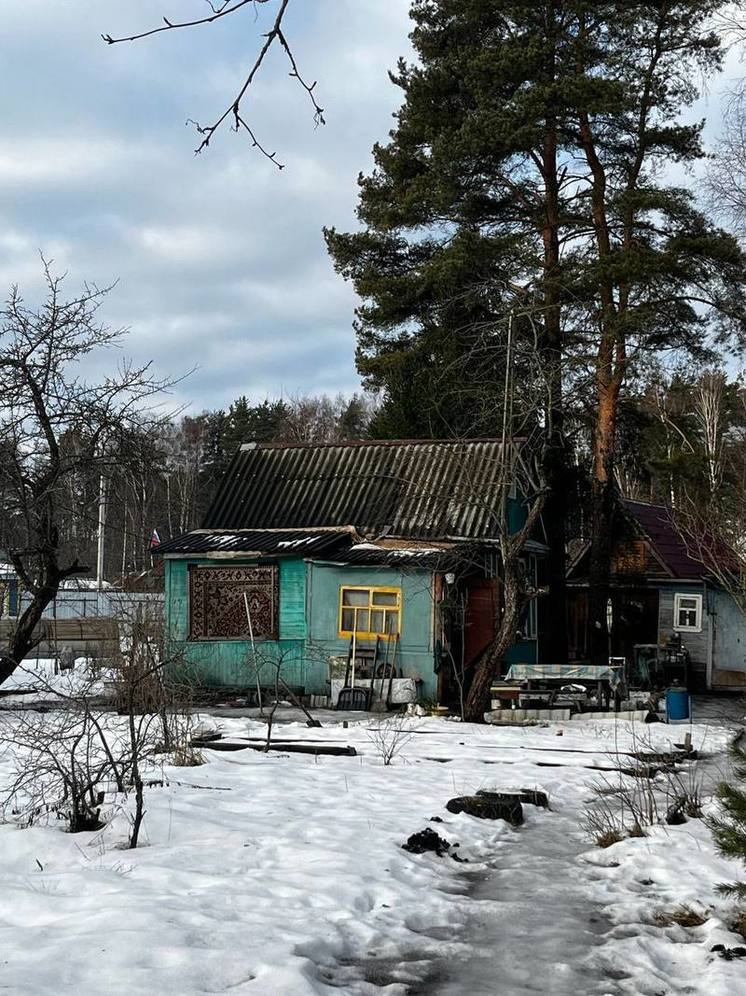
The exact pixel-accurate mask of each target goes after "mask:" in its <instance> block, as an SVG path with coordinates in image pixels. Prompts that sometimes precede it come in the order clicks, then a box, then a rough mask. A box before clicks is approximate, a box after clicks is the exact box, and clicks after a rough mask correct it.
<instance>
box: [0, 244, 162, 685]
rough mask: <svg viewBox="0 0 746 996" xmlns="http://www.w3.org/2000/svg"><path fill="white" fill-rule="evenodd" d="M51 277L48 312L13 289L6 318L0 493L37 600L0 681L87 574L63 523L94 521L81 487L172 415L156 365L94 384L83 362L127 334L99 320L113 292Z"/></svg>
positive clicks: (12, 547)
mask: <svg viewBox="0 0 746 996" xmlns="http://www.w3.org/2000/svg"><path fill="white" fill-rule="evenodd" d="M44 275H45V279H46V299H45V301H44V302H43V304H42V305H41V306H40V307H38V308H36V309H35V308H32V307H29V306H28V305H27V304H26V303H25V301H24V299H23V297H22V296H21V294H20V292H19V290H18V288H17V287H14V288H13V289H12V290H11V293H10V297H9V298H8V300H7V302H6V304H5V306H4V307H3V308H2V311H0V451H2V454H3V459H2V460H0V488H1V489H2V494H3V498H4V514H5V516H6V517H7V518H8V519H9V520H10V521H11V524H12V528H11V529H10V530H9V532H10V536H11V539H12V541H11V542H10V543H9V550H8V555H9V556H10V559H11V561H12V563H13V566H14V568H15V570H16V572H17V574H18V576H19V578H20V580H21V582H22V584H23V586H24V588H25V589H26V591H27V592H28V593H29V594H30V596H31V600H30V602H29V604H28V606H27V608H26V609H25V610H24V612H23V613H22V614H21V616H20V618H19V619H18V621H17V624H16V625H15V628H14V630H13V632H12V634H11V636H10V638H9V640H8V645H7V648H6V650H5V653H4V655H3V656H2V658H0V682H2V681H4V680H5V679H6V678H7V677H8V675H10V674H12V672H13V670H14V669H15V668H16V666H17V665H18V663H19V662H20V661H21V660H23V658H24V657H25V656H26V655H27V654H28V653H29V651H30V650H31V649H32V648H33V646H34V645H35V639H36V637H35V630H36V628H37V625H38V623H39V621H40V619H41V618H42V615H43V613H44V609H45V608H46V607H47V605H49V604H50V602H52V600H53V599H54V598H55V596H56V594H57V591H58V590H59V588H60V585H61V584H62V582H63V581H65V579H66V578H69V577H72V576H74V575H76V574H82V573H85V571H86V570H87V569H88V568H87V565H85V564H83V563H81V561H80V559H79V548H76V546H75V544H74V543H73V544H72V545H69V544H66V545H64V546H63V543H62V523H63V519H65V518H68V519H69V518H70V517H73V518H75V517H77V518H78V519H81V520H85V519H87V518H89V517H90V515H91V509H89V508H86V507H85V506H83V507H80V506H75V507H72V508H71V503H73V502H74V501H75V496H76V493H77V491H76V487H75V482H76V480H77V479H78V477H79V476H80V475H81V474H83V473H84V474H85V476H87V477H88V478H89V479H90V478H93V479H94V480H95V479H97V478H99V477H103V478H107V477H109V476H110V475H111V473H112V472H113V470H114V469H115V468H116V466H117V463H118V459H119V449H120V446H122V445H124V444H125V442H126V443H127V444H128V445H129V444H130V443H131V440H132V439H133V438H138V437H137V434H135V433H134V432H133V430H134V429H137V430H138V433H139V438H146V437H147V435H148V432H149V431H151V430H152V429H153V427H155V426H157V425H158V424H159V423H160V422H162V421H163V420H164V419H165V418H167V417H168V416H165V415H163V414H159V413H158V412H157V411H156V409H155V408H154V407H153V405H154V400H153V399H154V398H155V396H156V395H158V394H160V393H161V392H163V391H165V390H167V389H168V388H169V387H170V386H171V385H172V384H173V383H174V382H173V381H171V380H167V379H159V378H157V377H155V376H154V375H153V373H152V372H151V370H150V364H144V365H141V366H137V365H134V364H132V363H130V362H128V361H126V360H120V361H119V363H118V365H117V366H116V368H115V369H114V370H113V371H112V372H111V373H109V374H108V375H107V376H105V377H104V378H103V380H101V381H100V382H98V383H89V382H88V381H86V380H85V379H84V377H83V376H82V374H81V372H80V365H81V364H82V363H83V362H85V361H86V360H87V359H88V358H89V357H90V356H91V354H92V353H94V352H96V351H97V350H101V349H105V348H112V347H116V346H119V345H120V343H121V340H122V337H123V334H124V332H123V330H118V329H117V330H115V329H110V328H107V326H106V325H103V324H101V323H100V322H99V320H98V311H99V308H100V306H101V303H102V301H103V299H104V297H105V295H106V293H107V289H103V290H102V289H99V288H97V287H89V286H86V287H85V288H84V290H83V291H82V292H81V293H80V294H79V295H78V296H76V297H71V298H65V297H64V296H63V294H62V280H61V278H60V277H56V276H54V275H53V274H52V272H51V270H50V268H49V266H48V265H47V264H46V263H45V264H44ZM71 441H72V442H73V443H74V445H72V444H71Z"/></svg>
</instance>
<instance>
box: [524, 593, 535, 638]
mask: <svg viewBox="0 0 746 996" xmlns="http://www.w3.org/2000/svg"><path fill="white" fill-rule="evenodd" d="M521 635H522V636H523V639H524V640H535V639H536V636H537V632H536V599H535V598H532V599H531V601H530V602H529V603H528V605H527V606H526V610H525V612H524V614H523V627H522V632H521Z"/></svg>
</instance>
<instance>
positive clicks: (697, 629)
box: [673, 591, 702, 633]
mask: <svg viewBox="0 0 746 996" xmlns="http://www.w3.org/2000/svg"><path fill="white" fill-rule="evenodd" d="M682 599H687V600H692V601H694V603H695V604H694V606H693V607H692V606H688V605H682V604H681V602H682ZM682 611H683V612H692V611H693V612H694V613H695V620H696V621H695V624H694V626H682V625H681V623H680V622H679V614H680V613H681V612H682ZM673 628H674V630H675V631H676V632H677V633H701V632H702V596H701V595H694V594H689V593H687V592H685V591H677V592H676V594H675V595H674V597H673Z"/></svg>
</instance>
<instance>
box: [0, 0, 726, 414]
mask: <svg viewBox="0 0 746 996" xmlns="http://www.w3.org/2000/svg"><path fill="white" fill-rule="evenodd" d="M267 7H268V8H271V9H267V8H264V7H263V5H261V6H260V5H258V10H257V12H256V14H255V12H254V10H253V9H251V8H249V9H247V11H246V12H245V13H244V14H240V15H234V17H232V18H228V19H226V20H224V21H223V22H222V23H221V24H216V25H211V26H209V27H206V28H201V29H197V30H192V31H183V32H178V33H177V32H171V33H167V34H162V35H160V36H157V37H155V38H150V39H147V40H145V41H140V42H137V43H133V44H123V45H117V46H111V47H110V46H107V45H105V44H104V43H103V41H102V40H101V38H100V35H101V33H110V34H112V35H115V36H116V35H119V34H131V33H133V32H135V31H137V30H141V29H144V28H146V27H149V26H154V25H155V24H157V23H159V19H160V17H161V16H162V15H164V14H165V15H168V16H170V17H174V18H177V19H178V17H182V18H183V17H185V16H188V15H189V14H190V13H192V12H194V13H195V14H197V15H199V14H202V13H203V12H204V8H205V3H204V0H128V2H127V3H122V2H121V0H65V2H64V3H63V2H59V0H57V2H51V0H3V39H2V42H0V45H1V46H2V50H3V63H4V65H3V71H4V77H5V81H6V85H5V87H4V88H3V93H4V99H3V126H4V129H3V130H4V134H3V140H2V144H0V205H1V206H2V224H1V225H0V291H1V292H4V291H5V289H6V288H7V287H9V286H10V284H11V283H14V282H17V283H19V284H20V285H21V288H22V289H24V290H25V292H26V297H27V298H28V299H29V300H33V299H34V295H35V293H36V292H37V288H38V276H39V258H38V252H39V251H40V250H41V251H43V252H44V253H45V255H46V256H47V257H48V258H52V259H53V260H54V261H55V265H56V268H57V269H58V270H66V271H68V272H69V278H68V279H69V282H70V284H71V285H72V286H77V285H78V284H79V283H80V282H82V281H83V280H88V281H95V282H97V283H99V284H108V283H110V282H111V281H112V280H118V281H119V282H118V285H117V287H116V289H115V290H114V291H113V292H112V294H111V296H110V298H109V300H108V301H107V303H106V307H105V317H106V319H107V320H108V321H109V323H110V324H112V325H126V326H128V327H129V328H130V329H131V336H130V339H129V342H128V345H127V350H128V352H129V353H130V354H131V355H133V356H134V357H135V358H136V359H138V360H143V359H150V358H152V359H153V360H155V362H156V366H157V369H158V371H159V372H161V373H163V374H169V375H178V374H180V373H181V372H183V371H185V370H187V369H188V368H189V367H191V366H194V365H196V366H197V367H198V369H197V371H196V372H195V373H194V374H192V375H191V376H190V377H189V378H188V379H187V381H186V382H185V383H184V384H183V385H182V386H181V388H180V389H179V396H178V401H179V402H183V403H187V404H189V405H190V407H191V409H192V410H193V411H195V410H200V409H202V408H205V407H217V406H220V405H225V404H227V403H228V402H230V401H231V400H232V399H233V398H235V397H236V396H238V395H239V394H243V393H245V394H248V395H250V396H251V397H252V398H254V399H257V400H261V399H262V398H264V397H266V396H278V395H280V394H293V393H296V392H304V393H317V392H329V393H335V392H337V391H338V390H342V391H345V392H351V391H353V390H354V389H355V388H356V387H357V386H358V379H357V377H356V374H355V370H354V359H353V354H354V336H353V333H352V330H351V322H352V312H353V307H354V299H353V295H352V292H351V289H350V288H349V287H348V286H347V285H345V284H344V283H343V282H342V280H341V279H340V278H338V277H337V276H336V275H335V274H334V272H333V270H332V267H331V264H330V261H329V258H328V256H327V254H326V251H325V248H324V244H323V240H322V237H321V228H322V226H323V225H325V224H331V225H336V226H338V227H341V228H348V227H349V226H351V225H354V207H355V201H356V177H357V174H358V172H359V171H360V170H365V169H367V168H368V166H369V164H370V150H371V146H372V145H373V143H374V142H375V141H376V140H379V139H383V138H385V136H386V133H387V131H388V129H389V127H390V125H391V113H392V111H393V110H394V109H395V108H396V106H397V105H398V91H397V90H396V88H395V87H393V86H392V85H391V83H390V82H389V80H388V78H387V71H388V69H389V68H391V67H393V66H394V64H395V62H396V59H397V57H398V56H399V55H401V54H406V53H408V51H409V46H408V40H407V33H408V30H409V22H408V18H407V8H408V2H407V0H313V2H312V3H311V2H309V0H294V2H293V3H292V4H291V7H290V9H289V13H288V15H287V20H286V33H287V34H288V37H289V39H290V41H291V43H292V45H293V48H294V50H295V52H296V54H297V57H298V60H299V63H300V66H301V69H302V71H303V72H304V73H305V74H306V75H307V76H308V77H309V78H311V79H313V78H316V79H317V80H318V87H317V92H318V99H319V101H320V103H321V104H322V105H323V106H324V108H325V111H326V117H327V122H328V123H327V125H326V126H325V127H323V128H318V129H315V128H314V124H313V119H312V114H311V113H310V110H309V105H308V104H307V102H306V99H305V95H304V94H303V93H302V91H300V89H299V88H298V86H297V84H294V83H293V81H291V80H289V79H288V77H287V69H288V67H287V63H286V61H285V60H284V58H283V56H282V54H281V53H280V52H279V51H277V52H275V53H274V55H273V56H272V58H271V59H270V60H269V61H268V63H267V64H266V66H265V68H264V70H263V71H262V74H261V76H260V78H259V82H258V85H257V86H256V87H255V89H254V90H253V91H252V95H251V102H250V103H249V104H247V105H246V107H245V113H246V114H247V115H248V116H249V117H250V120H251V122H252V123H253V124H254V125H255V127H256V131H257V134H258V136H259V137H260V138H261V140H262V142H263V143H265V144H266V145H267V147H269V148H270V149H273V150H276V152H277V155H278V159H279V160H280V161H282V162H283V163H285V164H286V168H285V169H284V170H283V171H282V172H278V171H277V170H276V169H275V168H274V167H273V166H272V165H271V164H270V163H268V162H266V161H265V160H264V159H262V158H261V157H260V156H259V155H258V154H257V153H256V152H252V150H251V149H250V147H249V143H248V141H247V140H246V137H245V136H238V137H237V136H235V135H233V134H232V133H230V132H228V131H227V130H226V131H225V132H224V133H223V134H221V135H219V136H216V138H215V139H214V142H213V145H212V146H211V148H210V150H209V151H208V152H206V153H203V154H202V155H201V156H197V157H195V156H194V155H193V154H192V153H193V149H194V147H195V144H196V143H195V135H194V133H193V131H192V130H190V128H188V127H187V126H185V121H186V119H187V118H194V119H197V120H199V121H208V120H211V119H214V118H215V117H216V116H217V114H218V113H219V112H220V111H222V109H223V108H224V107H225V106H226V105H227V104H228V103H229V102H230V100H231V98H232V96H233V94H234V93H235V91H236V88H237V86H238V85H240V82H241V81H242V79H243V75H244V74H245V70H246V68H247V66H248V65H249V64H250V62H251V61H252V58H253V55H254V54H255V52H256V47H257V44H258V39H259V36H260V34H261V32H262V30H266V24H267V21H268V17H269V16H270V15H271V14H272V11H274V10H275V9H276V5H275V4H271V5H267ZM732 65H734V68H733V72H739V69H740V68H742V67H738V68H735V64H732ZM9 81H12V83H11V82H9ZM722 88H723V83H722V82H721V83H718V84H716V85H714V86H713V87H711V88H710V91H709V94H708V96H707V97H706V98H705V99H704V100H703V101H702V102H701V104H700V106H698V108H697V109H696V110H697V113H698V114H707V115H708V116H709V117H710V118H711V119H712V124H711V125H710V127H709V128H708V131H709V132H710V133H714V132H715V131H716V130H717V118H718V116H719V112H718V108H719V99H720V92H721V91H722Z"/></svg>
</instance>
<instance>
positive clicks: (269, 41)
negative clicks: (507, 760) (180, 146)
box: [101, 0, 326, 169]
mask: <svg viewBox="0 0 746 996" xmlns="http://www.w3.org/2000/svg"><path fill="white" fill-rule="evenodd" d="M274 3H276V6H277V14H276V16H275V19H274V21H273V23H272V26H271V28H270V29H269V31H267V32H266V33H265V34H264V41H263V42H261V44H260V45H259V50H258V52H257V55H256V57H255V59H254V61H253V63H252V65H251V68H250V69H249V71H248V73H247V75H246V76H245V78H244V80H243V82H242V83H241V85H240V87H239V88H238V91H237V93H236V95H235V97H234V98H233V100H232V101H231V103H230V104H229V105H228V106H227V107H226V108H225V109H224V110H223V111H222V112H221V113H220V114H219V115H218V117H217V118H216V119H215V120H214V121H213V122H212V123H211V124H200V123H199V122H198V121H192V122H190V123H191V124H193V125H194V126H195V128H196V129H197V132H198V134H199V135H200V136H201V141H200V143H199V145H198V146H197V148H196V149H195V152H197V153H199V152H202V151H203V150H204V149H206V148H207V147H208V146H209V144H210V142H211V141H212V137H213V135H214V134H215V133H216V132H217V131H218V130H219V129H220V127H221V126H222V125H224V124H225V123H226V122H229V123H232V128H233V130H234V131H235V132H240V131H244V132H246V133H247V134H248V136H249V138H250V139H251V144H252V147H253V148H255V149H258V151H259V152H260V153H261V154H262V155H263V156H266V158H267V159H269V160H270V162H272V163H274V165H275V166H276V167H277V168H278V169H284V166H283V164H282V163H280V162H278V160H277V154H276V153H275V152H269V151H268V150H267V148H266V147H265V146H264V145H263V144H262V143H261V142H260V141H259V139H258V138H257V136H256V133H255V132H254V130H253V128H252V126H251V125H250V124H249V123H248V121H247V120H246V117H245V116H244V113H243V103H244V101H245V100H246V97H247V94H248V92H249V90H250V88H251V85H252V83H253V82H254V80H255V79H256V77H257V75H258V73H259V70H260V69H261V68H262V64H263V63H264V61H265V59H266V57H267V55H268V53H269V52H270V50H271V49H272V48H273V47H275V48H277V47H279V48H280V49H282V51H283V52H284V53H285V56H286V57H287V60H288V64H289V67H290V72H289V75H290V78H291V79H294V80H296V81H297V82H298V84H299V85H300V86H301V88H302V89H303V90H304V91H305V92H306V94H307V96H308V99H309V101H310V103H311V106H312V109H313V119H314V122H315V123H316V124H317V125H320V124H325V123H326V122H325V120H324V108H323V107H321V105H320V104H319V102H318V101H317V100H316V94H315V89H316V81H315V80H314V81H313V83H309V82H307V80H306V79H305V78H304V77H303V76H302V75H301V72H300V69H299V68H298V63H297V62H296V58H295V55H294V54H293V50H292V48H291V46H290V43H289V42H288V39H287V35H286V34H285V26H284V18H285V15H286V13H287V10H288V7H289V6H290V0H207V4H208V6H209V8H210V13H209V14H205V15H204V16H202V17H199V16H197V17H193V18H191V19H188V20H184V21H174V20H170V19H168V18H166V17H163V23H162V24H160V25H159V26H158V27H155V28H150V29H149V30H145V31H141V32H139V33H136V34H132V35H127V36H122V37H117V38H115V37H112V35H110V34H105V35H102V36H101V37H102V38H103V39H104V41H105V42H106V43H107V44H109V45H117V44H120V43H121V42H133V41H140V40H142V39H143V38H150V37H152V36H153V35H158V34H163V33H164V32H168V33H170V32H173V31H180V30H184V29H188V28H201V27H205V26H206V25H210V24H214V23H215V22H216V21H220V20H222V19H223V18H227V17H231V16H232V15H234V14H240V13H242V12H243V13H248V12H249V11H250V10H253V12H254V13H256V9H257V6H259V5H264V4H267V5H270V4H274Z"/></svg>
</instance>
